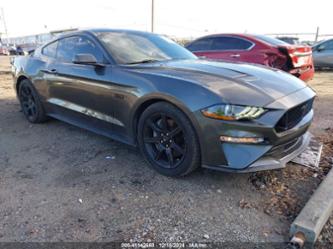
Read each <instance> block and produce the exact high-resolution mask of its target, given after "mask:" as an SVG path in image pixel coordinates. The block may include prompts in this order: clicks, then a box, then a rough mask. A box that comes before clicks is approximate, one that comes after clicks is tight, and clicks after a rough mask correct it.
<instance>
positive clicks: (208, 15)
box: [0, 0, 333, 38]
mask: <svg viewBox="0 0 333 249" xmlns="http://www.w3.org/2000/svg"><path fill="white" fill-rule="evenodd" d="M151 2H152V0H93V1H83V0H81V1H73V0H72V1H71V0H52V1H51V0H0V8H2V9H3V10H4V17H5V21H6V24H7V25H6V26H7V31H8V36H9V37H16V36H23V35H31V34H38V33H45V32H49V31H54V30H59V29H68V28H78V27H79V28H89V27H109V28H125V29H138V30H145V31H150V30H151ZM154 3H155V22H154V26H155V30H154V31H155V32H156V33H159V34H165V35H170V36H174V37H179V38H187V37H198V36H201V35H205V34H211V33H226V32H232V33H236V32H237V33H243V32H247V33H257V34H267V33H304V32H305V33H308V32H310V33H314V32H316V28H317V26H319V27H320V33H322V34H323V33H325V34H327V33H329V34H333V25H332V18H330V17H331V16H332V10H333V1H332V0H316V1H312V0H154ZM0 16H1V19H0V32H2V33H5V29H4V25H3V16H2V15H1V11H0ZM3 36H4V35H3Z"/></svg>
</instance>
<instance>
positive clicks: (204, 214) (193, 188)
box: [0, 57, 333, 242]
mask: <svg viewBox="0 0 333 249" xmlns="http://www.w3.org/2000/svg"><path fill="white" fill-rule="evenodd" d="M8 67H9V64H8V57H0V170H1V174H0V242H1V241H114V240H125V241H128V240H135V241H147V240H148V239H152V240H156V241H220V242H222V241H252V242H258V241H287V240H288V231H289V225H290V223H291V222H292V217H294V216H295V215H297V212H298V211H299V210H300V209H301V208H302V205H304V203H305V202H306V200H307V199H308V198H309V197H310V195H311V193H312V191H313V189H314V188H315V187H316V186H317V184H318V183H319V182H320V179H318V177H312V173H311V172H309V171H308V170H307V169H303V168H301V167H298V166H294V165H293V166H292V165H290V167H288V168H287V169H285V170H280V171H276V172H274V173H263V174H262V175H253V174H242V175H237V174H226V173H219V172H215V171H209V170H199V171H197V172H195V173H193V174H191V175H190V176H188V177H185V178H179V179H173V178H167V177H164V176H161V175H159V174H157V173H155V172H154V171H153V170H152V169H151V168H150V167H149V166H148V165H147V163H145V162H144V160H143V158H142V157H141V156H140V154H139V153H138V152H137V151H136V150H135V149H133V148H131V147H128V146H126V145H123V144H121V143H118V142H115V141H112V140H110V139H107V138H104V137H101V136H98V135H95V134H93V133H90V132H88V131H85V130H82V129H79V128H76V127H74V126H71V125H68V124H65V123H62V122H60V121H56V120H50V121H49V122H47V123H46V124H42V125H32V124H30V123H28V122H27V121H26V120H25V119H24V117H23V114H22V113H21V112H20V111H19V109H20V108H19V104H18V102H17V100H16V98H15V94H14V91H13V89H12V79H11V75H10V74H9V73H6V72H5V71H8V70H9V68H8ZM318 75H319V76H318V78H316V80H314V81H313V82H312V83H311V85H313V87H314V88H315V89H316V90H317V91H318V94H319V98H318V99H317V100H316V110H317V112H316V117H315V122H314V125H313V127H312V131H313V132H314V133H315V135H317V136H323V135H325V134H326V133H328V130H327V128H330V127H331V128H333V124H332V123H333V110H332V108H329V106H332V97H333V86H332V85H329V84H332V81H333V73H320V74H318ZM331 79H332V81H328V80H331ZM318 89H319V90H318ZM290 172H294V174H290ZM295 172H296V173H295ZM272 174H273V177H272ZM288 175H296V176H297V175H300V176H303V175H306V177H305V178H304V179H301V180H299V179H298V178H297V177H295V176H293V177H294V178H288ZM274 178H276V180H274ZM265 179H266V180H265ZM288 180H290V182H288ZM286 181H287V182H286ZM258 182H259V183H260V182H261V183H260V184H261V185H260V186H261V187H259V188H258V185H257V183H258ZM279 184H284V185H285V187H284V189H282V190H281V191H280V192H279V190H277V189H275V190H274V188H276V186H279ZM272 186H275V187H274V188H273V187H272ZM285 189H290V190H289V192H288V191H286V190H285ZM300 190H301V192H302V193H301V194H297V193H298V192H299V191H300ZM277 192H278V193H280V195H281V193H282V195H285V196H287V197H288V198H290V199H293V198H295V201H294V202H293V204H290V205H291V206H288V205H287V204H285V205H286V206H285V207H284V208H283V207H282V206H283V205H282V203H287V201H286V200H283V198H282V199H281V200H280V201H279V200H277V201H273V200H272V198H273V197H274V196H275V194H276V193H277ZM287 192H288V193H287ZM295 193H296V194H295ZM295 202H296V204H295ZM272 203H273V205H271V206H270V204H272ZM289 208H291V211H290V212H289V214H286V212H285V211H286V210H287V209H289ZM331 224H332V223H331ZM330 226H331V225H328V233H327V234H328V235H327V236H328V239H332V233H331V232H330V231H331V228H332V227H330ZM323 236H324V237H323V239H326V237H325V236H326V235H323Z"/></svg>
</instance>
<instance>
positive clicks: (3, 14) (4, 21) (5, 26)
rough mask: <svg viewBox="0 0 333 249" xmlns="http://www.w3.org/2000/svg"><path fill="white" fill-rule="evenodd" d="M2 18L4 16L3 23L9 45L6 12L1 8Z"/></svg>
mask: <svg viewBox="0 0 333 249" xmlns="http://www.w3.org/2000/svg"><path fill="white" fill-rule="evenodd" d="M1 16H2V22H3V26H4V29H5V34H6V38H7V43H8V31H7V25H6V20H5V12H4V10H3V8H1Z"/></svg>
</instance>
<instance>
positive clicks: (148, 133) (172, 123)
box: [138, 102, 200, 176]
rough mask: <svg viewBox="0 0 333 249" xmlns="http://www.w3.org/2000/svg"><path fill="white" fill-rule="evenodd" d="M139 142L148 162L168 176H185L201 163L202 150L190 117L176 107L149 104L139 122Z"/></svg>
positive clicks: (164, 104) (160, 103)
mask: <svg viewBox="0 0 333 249" xmlns="http://www.w3.org/2000/svg"><path fill="white" fill-rule="evenodd" d="M138 133H139V134H138V142H139V146H140V149H141V151H142V153H143V155H144V156H145V157H146V159H147V160H148V161H149V163H150V164H151V165H152V166H153V167H154V168H155V169H156V170H157V171H159V172H160V173H162V174H164V175H168V176H181V175H186V174H188V173H190V172H191V171H193V170H194V169H195V168H197V167H198V166H199V164H200V152H199V151H200V149H199V143H198V140H197V138H196V134H195V132H194V129H193V127H192V125H191V123H190V121H189V120H188V118H187V117H186V116H185V115H184V114H183V113H182V112H181V111H180V110H179V109H178V108H176V107H175V106H173V105H171V104H168V103H165V102H159V103H156V104H153V105H151V106H149V107H148V108H147V109H146V110H145V111H144V113H143V114H142V117H141V118H140V121H139V127H138Z"/></svg>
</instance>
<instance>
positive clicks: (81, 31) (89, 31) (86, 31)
mask: <svg viewBox="0 0 333 249" xmlns="http://www.w3.org/2000/svg"><path fill="white" fill-rule="evenodd" d="M103 32H116V33H129V34H139V35H142V36H149V35H152V33H150V32H146V31H140V30H131V29H110V28H91V29H79V30H76V31H72V32H68V33H65V34H61V35H60V36H58V37H57V39H61V38H64V37H67V36H73V35H78V34H92V35H95V33H103Z"/></svg>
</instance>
